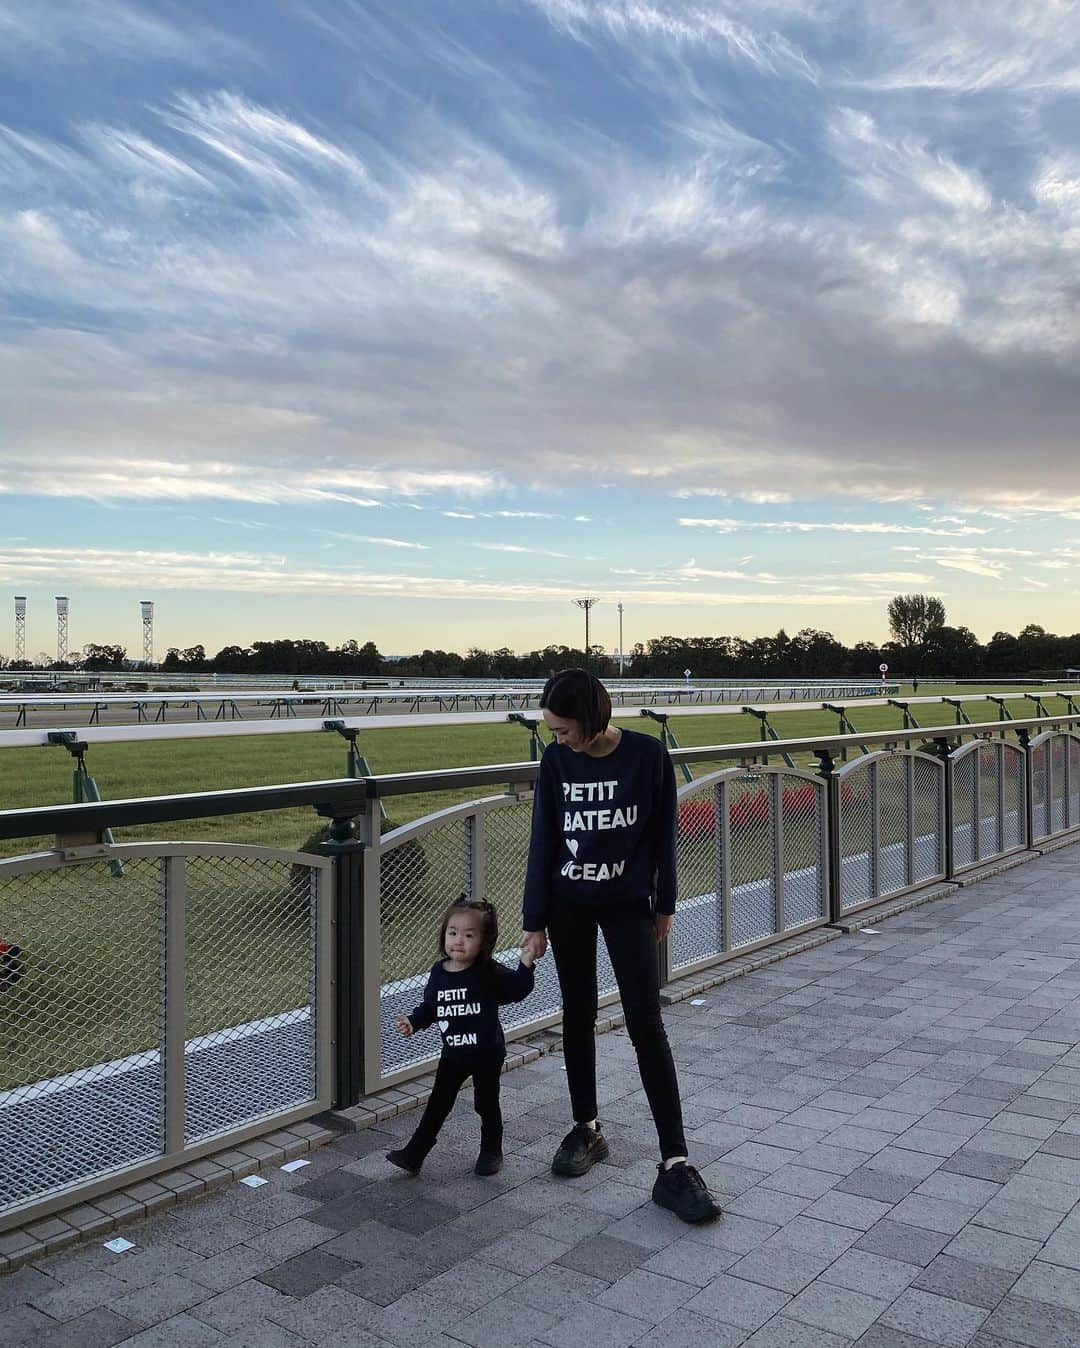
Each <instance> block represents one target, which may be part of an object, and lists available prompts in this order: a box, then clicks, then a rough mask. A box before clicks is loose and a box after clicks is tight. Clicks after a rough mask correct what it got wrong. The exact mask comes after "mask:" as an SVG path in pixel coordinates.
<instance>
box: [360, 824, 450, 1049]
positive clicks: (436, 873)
mask: <svg viewBox="0 0 1080 1348" xmlns="http://www.w3.org/2000/svg"><path fill="white" fill-rule="evenodd" d="M387 837H388V838H391V839H392V835H387ZM470 867H471V858H470V847H469V824H468V822H467V816H465V815H463V814H459V815H455V816H454V817H453V818H452V819H449V820H447V821H446V822H445V823H441V824H435V825H434V826H433V827H431V828H430V829H428V831H427V832H425V833H422V834H420V835H419V836H413V837H408V838H405V839H404V840H402V841H399V842H394V841H391V842H390V843H389V845H387V841H386V839H384V840H383V846H382V849H381V852H380V856H379V922H380V933H381V941H382V984H381V988H380V997H379V1002H380V1007H381V1016H380V1035H381V1041H382V1055H381V1063H382V1071H383V1074H384V1075H388V1074H390V1073H391V1072H396V1071H397V1070H398V1069H399V1068H402V1067H408V1066H411V1065H412V1064H414V1063H418V1062H424V1061H426V1060H427V1059H428V1058H430V1057H431V1056H432V1055H433V1053H436V1052H437V1051H438V1049H437V1045H436V1044H435V1041H434V1039H432V1038H430V1036H424V1035H418V1036H416V1037H415V1038H410V1039H406V1038H404V1037H403V1036H402V1035H400V1034H399V1033H398V1032H397V1030H396V1029H395V1027H394V1022H395V1021H396V1019H397V1017H398V1016H407V1015H408V1014H409V1012H410V1011H411V1010H412V1009H413V1007H414V1006H416V1004H417V1002H419V1000H420V996H421V993H422V992H423V990H424V985H425V984H426V982H427V976H428V973H429V971H430V969H431V966H432V964H434V963H435V960H436V959H437V958H438V957H439V949H438V945H439V923H440V920H441V918H442V915H443V913H444V912H445V911H446V908H447V906H448V905H449V904H450V903H452V902H453V901H454V899H456V898H457V896H458V895H459V894H460V893H462V892H463V891H465V890H467V889H468V888H469V879H470Z"/></svg>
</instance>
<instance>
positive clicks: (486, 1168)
mask: <svg viewBox="0 0 1080 1348" xmlns="http://www.w3.org/2000/svg"><path fill="white" fill-rule="evenodd" d="M502 1163H503V1156H502V1152H501V1151H482V1152H481V1153H480V1155H479V1156H478V1157H477V1158H476V1165H475V1166H473V1170H474V1171H475V1172H476V1174H478V1175H497V1174H498V1173H499V1171H500V1170H501V1169H502Z"/></svg>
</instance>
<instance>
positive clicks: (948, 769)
mask: <svg viewBox="0 0 1080 1348" xmlns="http://www.w3.org/2000/svg"><path fill="white" fill-rule="evenodd" d="M934 750H935V752H936V753H937V756H938V757H939V758H940V759H941V761H942V763H943V764H944V765H945V780H944V782H943V784H942V790H943V792H944V795H945V811H944V813H945V836H944V838H943V839H942V846H943V849H944V851H943V856H942V860H943V861H944V863H945V866H944V870H945V879H946V880H951V879H952V878H953V876H954V875H955V874H956V855H955V849H954V847H953V837H954V811H953V787H954V783H953V777H954V773H955V770H956V768H955V764H954V763H953V757H952V750H951V749H950V747H949V741H948V740H947V739H945V738H943V737H939V738H938V739H936V740H935V741H934ZM977 754H978V750H976V756H977ZM978 771H979V765H978V761H976V764H975V775H976V780H978ZM975 801H976V802H977V801H978V789H977V788H976V793H975ZM973 814H974V811H973ZM972 827H973V828H975V829H976V832H975V834H974V837H973V840H974V842H975V849H974V850H973V851H972V856H974V855H975V851H976V850H977V849H978V837H979V835H978V831H977V829H978V824H977V822H976V821H975V819H974V818H973V819H972Z"/></svg>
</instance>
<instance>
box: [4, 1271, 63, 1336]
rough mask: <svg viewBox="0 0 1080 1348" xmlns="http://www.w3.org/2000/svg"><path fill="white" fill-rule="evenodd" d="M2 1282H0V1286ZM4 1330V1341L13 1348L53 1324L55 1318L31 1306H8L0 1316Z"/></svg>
mask: <svg viewBox="0 0 1080 1348" xmlns="http://www.w3.org/2000/svg"><path fill="white" fill-rule="evenodd" d="M2 1285H3V1284H2V1283H0V1286H2ZM2 1323H3V1330H4V1343H5V1345H11V1346H12V1348H15V1345H17V1344H24V1343H28V1342H30V1340H32V1339H34V1338H36V1336H37V1335H38V1334H39V1333H41V1331H42V1330H43V1329H48V1328H49V1326H50V1325H55V1323H56V1321H55V1320H50V1319H49V1317H48V1316H47V1315H44V1314H43V1313H42V1312H41V1311H37V1310H35V1309H34V1308H33V1306H27V1305H25V1304H24V1305H22V1306H9V1307H7V1308H6V1309H5V1311H4V1313H3V1318H2Z"/></svg>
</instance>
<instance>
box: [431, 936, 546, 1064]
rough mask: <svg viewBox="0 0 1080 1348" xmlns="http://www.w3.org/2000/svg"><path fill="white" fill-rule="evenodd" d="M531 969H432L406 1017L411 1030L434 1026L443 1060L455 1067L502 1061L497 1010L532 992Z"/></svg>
mask: <svg viewBox="0 0 1080 1348" xmlns="http://www.w3.org/2000/svg"><path fill="white" fill-rule="evenodd" d="M534 979H535V976H534V974H533V971H532V967H531V966H530V965H525V964H520V963H519V964H518V966H517V968H516V969H508V968H507V967H506V965H505V964H502V963H500V962H499V961H498V960H496V959H490V960H484V961H483V962H480V963H477V964H471V965H469V967H468V968H467V969H457V970H454V969H447V968H445V967H444V965H443V964H442V962H441V961H440V962H439V963H438V964H434V965H432V967H431V973H430V974H429V975H428V981H427V986H426V987H425V988H424V996H423V999H422V1001H421V1002H420V1005H419V1006H417V1007H416V1008H415V1009H414V1010H413V1011H410V1012H409V1017H408V1018H409V1022H410V1024H411V1025H412V1027H413V1029H414V1030H426V1029H427V1028H428V1027H429V1026H430V1025H437V1026H438V1027H439V1033H440V1034H441V1035H442V1051H443V1055H444V1057H448V1058H451V1059H453V1061H455V1062H491V1061H496V1062H497V1061H500V1060H501V1059H503V1058H505V1057H506V1038H505V1036H504V1034H503V1028H502V1025H501V1023H500V1021H499V1007H500V1006H505V1005H506V1004H507V1003H508V1002H521V1001H524V999H525V998H526V997H527V996H528V995H529V993H530V992H532V990H533V983H534Z"/></svg>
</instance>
